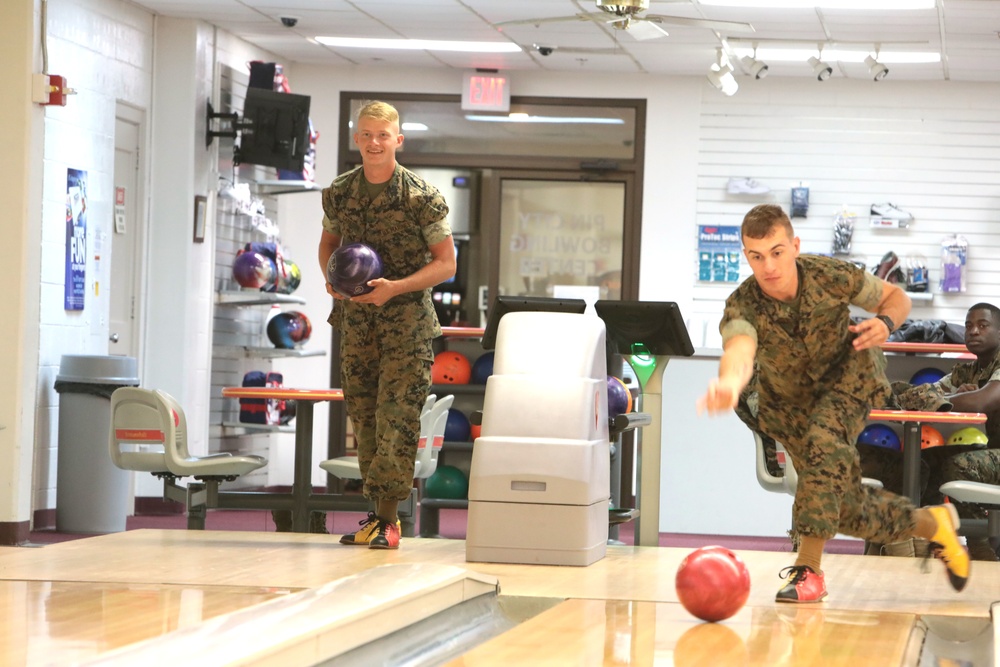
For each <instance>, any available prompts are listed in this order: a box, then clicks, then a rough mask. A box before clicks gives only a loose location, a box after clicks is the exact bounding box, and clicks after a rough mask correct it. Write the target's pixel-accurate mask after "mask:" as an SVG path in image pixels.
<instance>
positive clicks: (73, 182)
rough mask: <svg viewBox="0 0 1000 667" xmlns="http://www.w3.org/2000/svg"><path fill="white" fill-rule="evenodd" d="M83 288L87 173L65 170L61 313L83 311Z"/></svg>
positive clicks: (77, 170)
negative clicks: (64, 257) (64, 251)
mask: <svg viewBox="0 0 1000 667" xmlns="http://www.w3.org/2000/svg"><path fill="white" fill-rule="evenodd" d="M86 286H87V172H85V171H81V170H79V169H67V170H66V285H65V288H64V292H63V293H64V305H63V308H64V309H65V310H83V302H84V292H85V291H86Z"/></svg>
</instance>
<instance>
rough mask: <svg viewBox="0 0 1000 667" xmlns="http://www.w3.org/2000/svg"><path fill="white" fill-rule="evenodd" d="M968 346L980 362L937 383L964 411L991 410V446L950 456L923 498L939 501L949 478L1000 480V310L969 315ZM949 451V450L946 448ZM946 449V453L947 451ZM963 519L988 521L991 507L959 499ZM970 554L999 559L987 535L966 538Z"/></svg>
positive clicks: (983, 307) (980, 306) (985, 308)
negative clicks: (941, 490)
mask: <svg viewBox="0 0 1000 667" xmlns="http://www.w3.org/2000/svg"><path fill="white" fill-rule="evenodd" d="M965 346H966V347H967V348H968V349H969V352H971V353H973V354H974V355H976V360H975V361H965V362H960V363H957V364H955V366H954V367H953V368H952V369H951V373H949V374H948V375H945V376H944V377H943V378H941V379H940V380H939V381H938V382H936V383H935V385H936V386H937V387H939V388H940V389H941V390H942V391H943V392H944V393H945V394H946V395H947V398H948V400H949V401H951V403H952V404H953V405H954V408H953V409H954V410H956V411H959V412H982V413H985V414H986V436H987V438H988V439H989V443H988V444H987V448H986V449H978V450H974V451H965V452H961V453H958V454H954V455H951V456H946V457H945V458H943V459H942V460H941V462H940V465H937V466H934V467H933V468H932V469H931V474H930V480H929V481H928V485H927V492H926V494H925V496H924V502H931V503H933V502H939V501H940V500H941V493H940V491H938V489H939V488H940V486H941V485H942V484H944V483H945V482H951V481H955V480H968V481H971V482H984V483H987V484H1000V308H997V307H996V306H994V305H993V304H989V303H977V304H976V305H974V306H972V308H970V309H969V312H968V314H967V315H966V318H965ZM946 451H947V450H946ZM946 451H945V452H944V453H946ZM955 507H956V509H958V515H959V516H960V517H961V518H963V519H985V518H986V514H987V513H986V510H984V509H982V508H981V507H978V506H976V505H969V504H967V503H955ZM965 541H966V544H967V545H968V547H969V556H970V557H972V558H973V559H975V560H992V561H995V560H997V555H996V552H995V551H994V549H993V547H992V546H991V545H990V542H989V539H988V538H986V537H978V538H976V537H967V538H966V540H965Z"/></svg>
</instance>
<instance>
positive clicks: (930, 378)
mask: <svg viewBox="0 0 1000 667" xmlns="http://www.w3.org/2000/svg"><path fill="white" fill-rule="evenodd" d="M944 376H945V372H944V371H943V370H941V369H940V368H921V369H920V370H919V371H917V372H916V373H914V374H913V377H911V378H910V384H912V385H913V386H914V387H916V386H919V385H922V384H934V383H935V382H937V381H938V380H940V379H941V378H943V377H944Z"/></svg>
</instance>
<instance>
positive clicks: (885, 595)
mask: <svg viewBox="0 0 1000 667" xmlns="http://www.w3.org/2000/svg"><path fill="white" fill-rule="evenodd" d="M338 539H339V538H338V536H336V535H313V534H308V533H302V534H299V533H263V532H262V533H254V532H227V531H210V530H206V531H199V530H130V531H127V532H124V533H112V534H109V535H102V536H99V537H91V538H87V539H83V540H73V541H71V542H63V543H61V544H53V545H50V546H47V547H45V548H42V549H9V550H0V566H2V567H0V579H23V580H27V579H35V580H46V581H53V580H62V581H91V582H101V581H103V582H133V583H147V582H150V581H158V582H164V583H170V584H187V585H194V586H206V585H231V586H243V585H245V586H278V587H286V588H312V587H316V586H321V585H323V584H325V583H327V582H329V581H332V580H334V579H339V578H341V577H346V576H349V575H352V574H357V573H358V572H362V571H364V570H367V569H369V568H372V567H375V566H378V565H385V564H392V563H439V564H445V565H456V566H459V567H463V568H465V569H467V570H471V571H473V572H479V573H482V574H489V575H493V576H496V577H497V578H498V579H499V580H500V586H501V591H502V592H503V594H504V595H515V596H525V597H550V598H561V599H568V598H594V599H619V600H644V601H649V602H677V593H676V591H675V589H674V582H675V577H676V573H677V568H678V566H679V565H680V563H681V561H682V560H683V559H684V557H685V556H686V555H687V554H688V553H690V552H691V550H690V549H677V548H660V547H626V546H609V547H608V553H607V556H606V557H605V558H602V559H601V560H599V561H597V562H596V563H594V564H592V565H590V566H587V567H567V566H556V565H506V564H501V563H470V562H466V560H465V542H464V541H462V540H443V539H442V540H435V539H420V538H403V540H402V544H401V547H400V549H399V550H398V551H388V552H382V551H377V550H372V549H357V548H354V547H345V546H343V545H340V544H338V543H337V540H338ZM737 553H738V554H739V556H740V557H741V558H742V559H743V560H744V561H745V562H746V564H747V567H748V569H749V570H750V580H751V589H750V598H749V600H748V601H747V605H748V606H768V605H771V604H773V603H774V594H775V593H776V592H777V590H778V588H779V586H780V585H781V584H782V583H783V581H782V580H781V579H779V578H778V572H779V571H780V570H781V569H782V568H783V567H786V566H788V565H790V564H792V562H794V554H790V553H778V552H769V551H746V550H741V551H739V552H737ZM926 566H927V571H924V569H923V567H922V563H921V560H920V559H917V558H893V557H876V556H855V555H840V554H828V555H827V556H826V557H824V559H823V569H824V571H825V572H826V585H827V589H828V590H829V592H830V597H829V598H828V599H827V601H826V602H825V603H824V604H825V605H826V606H827V608H830V609H840V610H857V611H866V612H878V611H887V612H912V613H916V614H921V615H925V614H936V615H947V616H969V617H978V618H989V617H990V605H991V604H992V603H993V602H994V600H995V599H996V596H995V592H996V591H998V590H1000V563H984V562H976V563H974V564H973V567H972V576H971V578H970V580H969V585H968V586H967V587H966V588H965V590H964V591H962V592H961V593H956V592H955V591H954V590H952V589H951V586H949V585H948V579H947V576H946V575H945V573H944V569H943V567H942V565H941V563H938V562H936V561H933V562H929V563H926Z"/></svg>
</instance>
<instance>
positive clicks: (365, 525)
mask: <svg viewBox="0 0 1000 667" xmlns="http://www.w3.org/2000/svg"><path fill="white" fill-rule="evenodd" d="M380 524H388V522H387V521H382V520H381V519H379V518H378V516H376V514H375V512H369V513H368V516H367V517H366V518H364V519H362V520H361V521H359V522H358V525H359V526H361V529H360V530H358V531H357V532H354V533H348V534H346V535H344V536H343V537H341V538H340V543H341V544H356V545H369V546H370V545H371V542H372V540H373V539H375V537H376V536H377V535H378V533H379V526H380ZM399 533H400V526H399V521H396V546H382V547H376V548H377V549H395V548H396V547H398V546H399Z"/></svg>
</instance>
